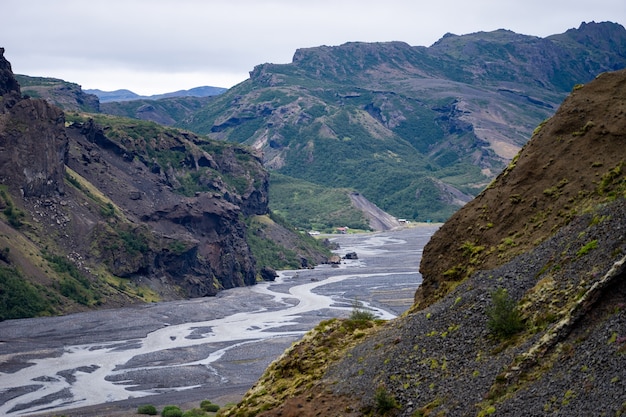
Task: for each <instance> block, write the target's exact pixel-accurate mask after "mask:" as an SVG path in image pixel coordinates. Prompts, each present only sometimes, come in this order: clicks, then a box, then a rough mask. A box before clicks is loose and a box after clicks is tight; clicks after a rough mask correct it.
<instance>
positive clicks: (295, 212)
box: [269, 172, 369, 233]
mask: <svg viewBox="0 0 626 417" xmlns="http://www.w3.org/2000/svg"><path fill="white" fill-rule="evenodd" d="M269 191H270V208H271V209H272V212H274V213H276V214H278V215H280V216H281V217H285V218H288V219H289V222H290V223H291V224H293V225H294V226H296V227H297V228H299V229H301V230H319V231H321V232H326V233H331V232H332V231H333V230H334V229H335V228H337V227H342V226H347V227H349V228H350V229H360V230H369V225H368V223H367V219H366V218H365V217H364V216H363V213H362V212H361V211H359V210H357V209H356V208H355V207H353V206H352V202H351V200H350V197H349V193H350V192H352V191H351V190H348V189H336V188H327V187H323V186H320V185H316V184H313V183H311V182H308V181H305V180H300V179H296V178H293V177H289V176H286V175H281V174H279V173H277V172H272V174H271V175H270V189H269Z"/></svg>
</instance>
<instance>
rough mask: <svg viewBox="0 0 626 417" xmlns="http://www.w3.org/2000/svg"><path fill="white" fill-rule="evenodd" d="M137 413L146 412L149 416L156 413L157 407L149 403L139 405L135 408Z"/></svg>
mask: <svg viewBox="0 0 626 417" xmlns="http://www.w3.org/2000/svg"><path fill="white" fill-rule="evenodd" d="M137 414H147V415H149V416H156V415H157V409H156V407H155V406H153V405H151V404H146V405H141V406H139V408H138V409H137Z"/></svg>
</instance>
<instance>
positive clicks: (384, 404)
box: [374, 387, 400, 416]
mask: <svg viewBox="0 0 626 417" xmlns="http://www.w3.org/2000/svg"><path fill="white" fill-rule="evenodd" d="M374 402H375V404H376V406H375V408H376V412H377V413H378V415H382V416H384V415H386V414H387V413H389V412H390V411H392V410H394V409H396V408H400V406H399V404H398V402H397V401H396V399H395V398H394V396H393V395H391V394H390V393H389V392H388V391H387V390H386V389H385V387H378V389H377V390H376V394H375V395H374Z"/></svg>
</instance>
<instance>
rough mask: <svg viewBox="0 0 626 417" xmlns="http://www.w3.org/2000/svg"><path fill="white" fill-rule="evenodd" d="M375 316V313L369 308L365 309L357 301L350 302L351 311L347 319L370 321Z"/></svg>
mask: <svg viewBox="0 0 626 417" xmlns="http://www.w3.org/2000/svg"><path fill="white" fill-rule="evenodd" d="M375 318H376V315H374V313H372V312H371V311H369V310H365V309H364V308H363V306H362V304H361V303H360V302H359V301H357V300H354V302H353V303H352V312H351V313H350V317H349V320H355V321H361V320H362V321H371V320H374V319H375Z"/></svg>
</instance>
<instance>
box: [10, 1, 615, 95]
mask: <svg viewBox="0 0 626 417" xmlns="http://www.w3.org/2000/svg"><path fill="white" fill-rule="evenodd" d="M0 16H1V21H0V47H4V48H5V57H6V58H7V59H8V60H9V61H10V62H11V65H12V67H13V71H14V72H15V73H16V74H26V75H31V76H46V77H55V78H61V79H64V80H66V81H71V82H75V83H78V84H80V85H81V86H82V87H83V89H91V88H98V89H101V90H105V91H111V90H116V89H121V88H126V89H129V90H132V91H134V92H136V93H138V94H145V95H150V94H158V93H165V92H170V91H175V90H180V89H189V88H192V87H198V86H204V85H209V86H216V87H227V88H228V87H232V86H233V85H235V84H237V83H239V82H241V81H244V80H245V79H247V78H248V72H249V71H250V70H252V69H253V68H254V66H255V65H257V64H261V63H265V62H271V63H276V64H283V63H288V62H291V58H292V57H293V54H294V52H295V51H296V49H298V48H303V47H313V46H320V45H341V44H343V43H345V42H350V41H364V42H385V41H404V42H407V43H408V44H410V45H413V46H430V45H432V44H433V43H434V42H435V41H437V40H438V39H439V38H441V37H442V36H443V35H444V34H445V33H447V32H451V33H454V34H457V35H462V34H467V33H473V32H478V31H492V30H496V29H501V28H503V29H510V30H512V31H514V32H517V33H522V34H526V35H534V36H540V37H545V36H549V35H552V34H555V33H563V32H564V31H566V30H567V29H570V28H574V27H578V26H579V25H580V23H581V22H583V21H584V22H591V21H595V22H602V21H612V22H616V23H620V24H621V25H626V1H625V0H430V1H421V0H376V1H372V0H303V1H301V0H267V1H266V0H89V1H87V0H2V3H1V4H0Z"/></svg>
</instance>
